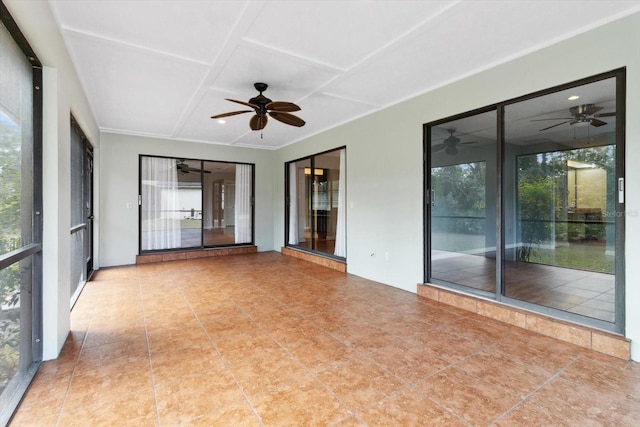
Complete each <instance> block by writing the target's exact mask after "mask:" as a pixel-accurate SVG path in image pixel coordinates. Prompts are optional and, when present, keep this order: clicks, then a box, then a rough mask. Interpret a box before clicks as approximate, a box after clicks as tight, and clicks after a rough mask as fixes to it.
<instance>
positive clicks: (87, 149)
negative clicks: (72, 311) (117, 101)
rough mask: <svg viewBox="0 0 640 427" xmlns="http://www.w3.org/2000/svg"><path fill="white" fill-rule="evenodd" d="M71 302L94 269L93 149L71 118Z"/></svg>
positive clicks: (74, 299) (73, 301) (72, 302)
mask: <svg viewBox="0 0 640 427" xmlns="http://www.w3.org/2000/svg"><path fill="white" fill-rule="evenodd" d="M70 151H71V228H70V233H71V260H70V261H71V270H70V271H71V294H70V298H71V304H72V305H73V304H74V303H75V301H76V299H77V298H78V296H79V294H80V292H81V291H82V287H83V286H84V284H85V283H86V282H87V280H89V277H90V276H91V273H92V272H93V148H92V146H91V144H90V143H89V140H88V139H87V138H86V136H85V135H84V132H82V129H80V127H79V125H78V124H77V122H76V121H75V119H74V118H73V117H71V150H70Z"/></svg>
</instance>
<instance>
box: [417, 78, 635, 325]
mask: <svg viewBox="0 0 640 427" xmlns="http://www.w3.org/2000/svg"><path fill="white" fill-rule="evenodd" d="M610 78H615V79H616V89H615V91H616V100H615V105H616V107H615V108H616V113H617V114H616V120H617V121H616V129H615V149H616V158H615V165H616V176H615V182H616V183H617V184H618V185H620V180H622V191H621V193H619V192H618V190H619V189H620V188H616V198H617V199H618V197H619V194H622V200H620V199H618V200H616V203H615V226H614V227H615V236H616V237H615V319H614V321H613V322H607V321H604V320H599V319H595V318H590V317H587V316H583V315H579V314H575V313H570V312H567V311H563V310H560V309H555V308H551V307H546V306H543V305H539V304H535V303H529V302H526V301H523V300H520V299H516V298H512V297H508V296H506V291H505V259H504V251H505V233H504V232H503V228H504V215H505V206H506V203H505V200H504V196H503V188H504V187H505V185H506V183H505V182H504V174H503V162H504V155H505V145H506V144H505V141H504V140H505V108H507V107H508V106H509V105H513V104H516V103H518V102H521V101H526V100H530V99H534V98H538V97H541V96H544V95H548V94H551V93H554V92H558V91H562V90H567V89H571V88H574V87H579V86H583V85H587V84H589V83H595V82H598V81H600V80H605V79H610ZM625 106H626V69H625V68H624V67H623V68H619V69H615V70H612V71H608V72H604V73H601V74H597V75H594V76H590V77H586V78H584V79H580V80H576V81H572V82H569V83H565V84H562V85H558V86H554V87H551V88H548V89H545V90H541V91H537V92H534V93H531V94H527V95H524V96H521V97H518V98H514V99H511V100H508V101H504V102H500V103H496V104H492V105H489V106H486V107H483V108H479V109H475V110H472V111H468V112H465V113H461V114H457V115H454V116H450V117H446V118H443V119H440V120H437V121H433V122H429V123H425V124H424V125H423V209H424V210H423V216H424V230H423V231H424V283H433V284H436V285H442V286H445V287H449V288H452V289H457V290H461V291H464V292H468V293H471V294H475V295H478V296H482V297H487V298H491V299H494V300H496V301H499V302H503V303H505V304H508V305H511V306H514V307H520V308H525V309H529V310H533V311H536V312H539V313H542V314H547V315H551V316H554V317H557V318H560V319H564V320H569V321H573V322H577V323H581V324H584V325H587V326H592V327H597V328H601V329H605V330H608V331H611V332H615V333H621V334H624V330H625V252H624V247H625V220H624V216H625V205H624V190H623V189H624V178H625V151H624V146H625V129H626V125H625V119H626V112H625ZM491 110H496V111H497V123H496V131H497V143H498V149H497V150H496V151H497V152H496V156H497V159H496V165H497V171H496V174H497V183H496V185H497V186H496V201H497V206H496V268H497V272H496V291H495V293H493V292H486V291H481V290H478V289H474V288H471V287H468V286H464V285H459V284H453V283H449V282H443V281H439V280H438V279H434V278H432V262H431V249H432V240H431V210H432V208H431V151H430V150H431V128H432V127H434V126H437V125H441V124H444V123H447V122H450V121H453V120H459V119H462V118H465V117H469V116H473V115H476V114H480V113H483V112H487V111H491Z"/></svg>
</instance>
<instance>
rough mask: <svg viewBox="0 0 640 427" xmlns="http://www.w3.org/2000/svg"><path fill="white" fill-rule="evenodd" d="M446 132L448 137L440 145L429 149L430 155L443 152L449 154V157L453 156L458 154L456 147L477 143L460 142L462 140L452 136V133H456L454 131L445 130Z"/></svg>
mask: <svg viewBox="0 0 640 427" xmlns="http://www.w3.org/2000/svg"><path fill="white" fill-rule="evenodd" d="M447 132H449V136H448V137H446V138H445V140H444V141H442V144H438V145H434V146H433V147H432V148H431V152H432V153H435V152H437V151H441V150H444V152H445V153H447V154H449V155H450V156H454V155H456V154H458V145H462V144H476V143H477V141H468V142H461V141H462V140H461V139H460V138H458V137H457V136H455V135H454V133H456V130H455V129H447Z"/></svg>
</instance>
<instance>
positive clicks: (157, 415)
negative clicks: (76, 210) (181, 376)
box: [136, 266, 160, 426]
mask: <svg viewBox="0 0 640 427" xmlns="http://www.w3.org/2000/svg"><path fill="white" fill-rule="evenodd" d="M136 282H137V285H138V298H139V299H140V306H141V308H142V319H143V321H144V337H145V340H146V343H147V355H148V358H149V374H150V376H151V388H152V390H153V401H154V406H155V408H156V425H157V426H160V408H159V407H158V393H157V391H156V381H155V379H154V374H153V359H152V357H151V345H150V344H149V330H148V328H147V313H146V311H145V304H144V296H143V294H142V285H141V281H140V274H139V271H138V267H137V266H136Z"/></svg>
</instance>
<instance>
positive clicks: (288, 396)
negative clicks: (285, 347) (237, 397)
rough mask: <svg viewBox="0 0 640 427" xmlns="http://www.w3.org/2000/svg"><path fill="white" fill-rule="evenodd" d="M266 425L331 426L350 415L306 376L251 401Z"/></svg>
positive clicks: (315, 382) (341, 405)
mask: <svg viewBox="0 0 640 427" xmlns="http://www.w3.org/2000/svg"><path fill="white" fill-rule="evenodd" d="M251 402H252V404H253V405H254V407H255V409H256V412H257V413H258V415H259V416H260V418H261V420H262V422H263V423H264V425H268V426H271V425H307V426H315V425H317V426H320V425H331V424H332V423H334V422H336V421H339V420H342V419H344V418H346V417H348V416H349V415H350V412H349V411H348V410H347V409H346V407H345V406H344V405H343V404H342V403H341V402H340V401H339V400H338V399H337V398H336V397H335V396H333V395H332V394H331V393H329V391H327V389H326V388H325V387H324V386H322V384H320V383H319V382H318V381H316V380H314V379H312V378H310V377H307V378H305V379H302V380H300V381H295V382H293V383H290V384H286V385H284V386H282V387H278V388H277V389H274V390H270V391H267V392H265V393H262V394H260V395H258V396H256V397H255V398H252V399H251Z"/></svg>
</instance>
